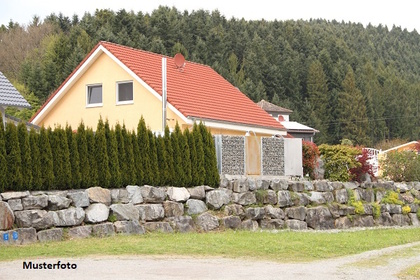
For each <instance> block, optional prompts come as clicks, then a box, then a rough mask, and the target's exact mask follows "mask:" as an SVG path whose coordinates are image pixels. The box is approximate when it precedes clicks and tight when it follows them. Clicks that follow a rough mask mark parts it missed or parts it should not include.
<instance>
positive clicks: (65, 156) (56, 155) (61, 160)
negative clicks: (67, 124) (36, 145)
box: [48, 126, 71, 189]
mask: <svg viewBox="0 0 420 280" xmlns="http://www.w3.org/2000/svg"><path fill="white" fill-rule="evenodd" d="M48 137H49V139H50V143H51V151H52V155H53V170H54V178H55V182H54V188H55V189H67V188H68V187H69V185H71V165H70V152H69V146H68V144H67V136H66V133H65V131H64V129H63V128H61V127H60V126H59V127H56V128H55V129H54V131H52V130H51V129H48Z"/></svg>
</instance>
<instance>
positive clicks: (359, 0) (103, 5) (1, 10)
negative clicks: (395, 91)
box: [0, 0, 420, 32]
mask: <svg viewBox="0 0 420 280" xmlns="http://www.w3.org/2000/svg"><path fill="white" fill-rule="evenodd" d="M159 5H163V6H170V7H176V8H177V9H178V10H180V11H184V10H188V11H189V12H191V11H193V10H199V9H204V10H208V11H213V10H216V9H217V10H219V12H220V13H221V14H222V15H224V16H225V17H226V18H227V19H230V18H231V17H235V18H245V19H246V20H259V19H265V20H274V19H277V20H289V19H293V20H298V19H304V20H309V19H311V18H312V19H319V18H321V19H326V20H337V21H342V20H344V21H345V22H349V21H351V22H356V23H362V24H363V25H365V26H366V25H367V24H369V23H371V24H372V25H374V26H377V25H379V24H382V25H387V26H388V28H389V29H391V28H392V27H393V25H395V26H400V27H401V28H402V29H405V28H406V29H407V30H408V31H412V30H413V29H416V30H417V31H419V32H420V16H419V7H420V2H419V1H417V0H400V1H389V0H382V1H378V0H351V1H348V0H347V1H340V0H287V1H284V0H277V1H273V0H271V1H269V0H257V1H248V0H242V1H238V0H236V1H232V0H231V1H229V0H207V1H200V0H70V1H61V0H0V25H2V24H4V25H7V24H8V23H9V21H10V20H13V21H14V22H18V23H20V24H28V23H29V22H30V21H31V19H32V18H33V16H34V15H37V16H39V17H40V18H41V19H44V18H45V16H47V15H49V14H51V13H55V14H58V13H60V12H61V13H63V15H65V16H68V17H70V18H71V16H72V15H74V14H77V15H79V17H82V16H83V14H84V13H85V12H90V13H94V12H95V10H96V9H111V10H114V11H118V10H120V9H126V10H133V11H134V12H139V11H142V12H143V13H151V12H152V11H153V10H155V9H156V8H158V7H159Z"/></svg>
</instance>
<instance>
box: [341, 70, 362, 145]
mask: <svg viewBox="0 0 420 280" xmlns="http://www.w3.org/2000/svg"><path fill="white" fill-rule="evenodd" d="M338 106H339V107H338V109H339V113H340V118H339V120H340V125H341V126H340V130H341V138H342V139H349V140H351V141H352V142H353V143H355V144H358V145H366V144H369V138H368V137H367V134H366V133H368V131H369V130H368V128H369V126H368V119H367V115H366V107H365V103H364V102H363V96H362V93H361V92H360V90H359V89H357V88H356V82H355V77H354V73H353V70H352V69H351V68H350V67H349V68H348V72H347V74H346V77H345V78H344V81H343V92H341V93H340V95H339V100H338Z"/></svg>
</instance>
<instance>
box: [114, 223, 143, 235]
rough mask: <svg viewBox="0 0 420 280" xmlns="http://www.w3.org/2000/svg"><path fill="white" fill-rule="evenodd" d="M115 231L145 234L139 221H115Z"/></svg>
mask: <svg viewBox="0 0 420 280" xmlns="http://www.w3.org/2000/svg"><path fill="white" fill-rule="evenodd" d="M114 227H115V232H116V233H122V234H145V233H146V230H145V228H144V226H142V225H140V223H139V221H117V222H115V223H114Z"/></svg>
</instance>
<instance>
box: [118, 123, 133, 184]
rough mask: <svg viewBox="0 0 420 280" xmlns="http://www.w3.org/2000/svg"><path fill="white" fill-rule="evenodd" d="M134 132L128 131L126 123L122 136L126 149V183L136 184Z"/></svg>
mask: <svg viewBox="0 0 420 280" xmlns="http://www.w3.org/2000/svg"><path fill="white" fill-rule="evenodd" d="M132 134H134V133H132V132H128V131H127V129H126V127H125V125H124V124H123V127H122V129H121V137H122V140H123V142H124V151H125V162H124V165H123V166H124V168H125V171H124V177H125V180H126V181H125V185H134V184H136V179H137V178H136V165H135V161H134V150H133V136H132ZM136 142H137V141H136Z"/></svg>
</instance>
